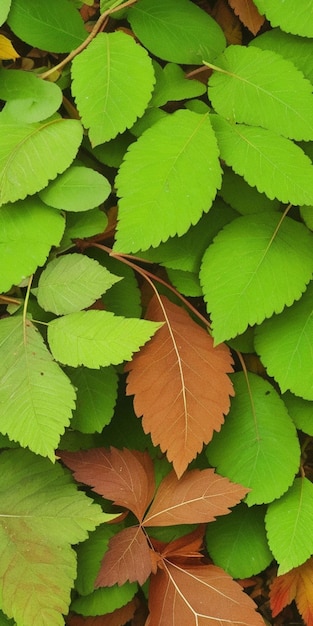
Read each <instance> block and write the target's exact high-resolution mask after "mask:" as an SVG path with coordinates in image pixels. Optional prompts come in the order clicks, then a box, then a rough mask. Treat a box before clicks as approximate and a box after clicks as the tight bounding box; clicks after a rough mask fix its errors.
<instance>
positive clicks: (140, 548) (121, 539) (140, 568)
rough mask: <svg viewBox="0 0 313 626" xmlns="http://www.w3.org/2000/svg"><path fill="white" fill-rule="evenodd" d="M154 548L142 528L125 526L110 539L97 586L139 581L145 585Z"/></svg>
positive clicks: (149, 572)
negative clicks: (149, 543) (150, 546)
mask: <svg viewBox="0 0 313 626" xmlns="http://www.w3.org/2000/svg"><path fill="white" fill-rule="evenodd" d="M151 553H152V550H151V548H149V546H148V542H147V538H146V535H145V533H144V532H143V530H142V528H140V527H139V526H131V527H130V528H124V529H123V530H121V531H120V532H119V533H118V534H117V535H114V537H112V538H111V539H110V541H109V547H108V550H107V552H106V553H105V555H104V558H103V560H102V563H101V567H100V571H99V574H98V576H97V579H96V582H95V587H112V585H115V584H118V585H124V583H125V582H126V581H127V580H129V582H131V583H132V582H135V581H138V582H139V584H140V585H143V584H144V583H145V582H146V580H147V578H148V576H149V575H150V574H151V570H152V558H151Z"/></svg>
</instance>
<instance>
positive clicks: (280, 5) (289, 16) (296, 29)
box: [254, 0, 313, 37]
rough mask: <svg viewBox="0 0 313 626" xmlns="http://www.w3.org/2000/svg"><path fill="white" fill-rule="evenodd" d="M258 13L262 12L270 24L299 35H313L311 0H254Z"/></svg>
mask: <svg viewBox="0 0 313 626" xmlns="http://www.w3.org/2000/svg"><path fill="white" fill-rule="evenodd" d="M254 4H256V6H257V7H258V9H259V11H260V13H262V14H264V15H265V16H266V18H267V19H268V20H269V22H270V23H271V25H272V26H279V27H280V28H281V30H284V31H286V32H287V33H293V34H294V35H301V37H313V21H312V19H310V16H311V17H312V13H313V0H308V1H306V2H305V3H303V4H301V5H300V4H298V3H297V4H295V3H294V2H293V0H277V1H276V2H274V3H273V2H272V0H254Z"/></svg>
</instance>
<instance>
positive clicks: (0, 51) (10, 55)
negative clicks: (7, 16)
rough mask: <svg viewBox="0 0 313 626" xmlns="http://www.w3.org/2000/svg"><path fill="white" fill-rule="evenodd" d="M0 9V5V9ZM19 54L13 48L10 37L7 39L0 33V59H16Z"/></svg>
mask: <svg viewBox="0 0 313 626" xmlns="http://www.w3.org/2000/svg"><path fill="white" fill-rule="evenodd" d="M1 9H2V5H1V8H0V10H1ZM19 56H20V55H19V54H18V53H17V52H16V50H15V49H14V48H13V45H12V43H11V41H10V39H8V37H5V36H4V35H0V60H1V61H9V60H11V59H18V58H19Z"/></svg>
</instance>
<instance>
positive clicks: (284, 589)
mask: <svg viewBox="0 0 313 626" xmlns="http://www.w3.org/2000/svg"><path fill="white" fill-rule="evenodd" d="M312 581H313V558H312V557H311V558H310V559H308V561H306V562H305V563H303V565H300V566H299V567H295V568H294V569H292V570H290V572H287V573H286V574H283V575H282V576H277V577H276V578H274V581H273V583H272V584H271V589H270V603H271V609H272V615H273V617H276V615H278V613H280V611H282V610H283V608H285V606H286V605H287V604H290V603H291V602H292V601H293V600H295V601H296V604H297V608H298V611H299V613H300V615H302V618H303V621H304V623H305V624H307V625H308V626H312V624H313V583H312Z"/></svg>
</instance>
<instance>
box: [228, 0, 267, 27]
mask: <svg viewBox="0 0 313 626" xmlns="http://www.w3.org/2000/svg"><path fill="white" fill-rule="evenodd" d="M228 2H229V4H230V6H231V7H232V9H233V10H234V12H235V14H236V15H238V17H239V19H240V21H241V22H242V23H243V24H244V25H245V26H246V27H247V28H248V29H249V30H250V32H251V33H253V35H256V34H257V32H258V31H259V30H260V28H261V26H262V25H263V24H264V20H265V18H264V16H263V15H260V13H259V11H258V10H257V8H256V6H255V4H254V2H253V0H228Z"/></svg>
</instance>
